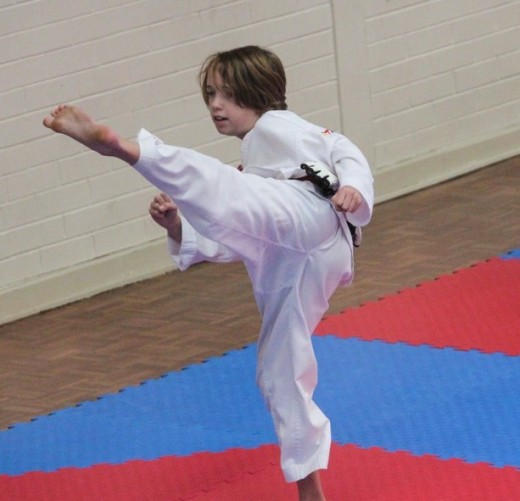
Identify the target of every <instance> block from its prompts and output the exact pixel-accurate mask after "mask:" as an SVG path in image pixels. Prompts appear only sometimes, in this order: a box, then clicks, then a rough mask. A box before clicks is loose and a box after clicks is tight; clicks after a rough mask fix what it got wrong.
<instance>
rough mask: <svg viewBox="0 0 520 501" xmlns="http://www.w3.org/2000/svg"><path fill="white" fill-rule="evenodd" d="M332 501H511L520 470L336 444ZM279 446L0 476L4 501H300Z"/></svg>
mask: <svg viewBox="0 0 520 501" xmlns="http://www.w3.org/2000/svg"><path fill="white" fill-rule="evenodd" d="M323 485H324V488H325V491H326V494H327V499H328V501H344V500H349V499H352V500H356V501H419V500H420V501H439V500H442V501H511V500H513V499H520V470H518V469H515V468H511V467H507V468H495V467H492V466H490V465H488V464H484V463H478V464H468V463H465V462H463V461H460V460H448V461H444V460H441V459H439V458H437V457H435V456H420V457H418V456H413V455H411V454H409V453H407V452H394V453H391V452H387V451H384V450H382V449H379V448H370V449H361V448H359V447H356V446H353V445H347V446H339V445H337V444H333V447H332V455H331V465H330V469H329V470H327V471H324V472H323ZM296 498H297V496H296V488H295V486H294V485H291V484H286V483H285V482H284V480H283V478H282V474H281V472H280V469H279V466H278V449H277V447H276V446H274V445H268V446H264V447H260V448H258V449H254V450H241V449H235V450H230V451H227V452H225V453H222V454H206V453H201V454H196V455H194V456H189V457H182V458H178V457H166V458H162V459H158V460H156V461H131V462H128V463H125V464H122V465H97V466H93V467H91V468H85V469H79V468H67V469H64V470H60V471H57V472H54V473H29V474H25V475H21V476H16V477H9V476H6V475H1V476H0V499H1V500H2V501H4V500H5V501H8V500H9V501H51V500H52V501H71V500H74V501H176V500H189V499H191V500H204V501H222V500H237V501H242V500H247V501H266V500H269V501H278V500H279V501H290V500H291V499H294V500H296Z"/></svg>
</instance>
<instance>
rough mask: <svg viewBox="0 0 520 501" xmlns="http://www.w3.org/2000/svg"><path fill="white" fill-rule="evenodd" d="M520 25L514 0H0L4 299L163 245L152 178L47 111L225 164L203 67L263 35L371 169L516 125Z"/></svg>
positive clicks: (225, 147)
mask: <svg viewBox="0 0 520 501" xmlns="http://www.w3.org/2000/svg"><path fill="white" fill-rule="evenodd" d="M353 19H355V23H356V24H355V25H352V23H353V21H352V20H353ZM519 26H520V1H518V0H370V1H364V0H349V1H348V3H347V2H344V0H287V1H280V0H263V1H258V0H190V1H180V0H77V1H74V2H64V1H61V0H33V1H20V0H19V1H16V0H5V1H0V75H1V78H0V104H1V105H0V301H1V297H2V293H3V292H5V291H9V290H15V289H16V288H19V287H22V286H23V285H24V284H28V283H29V284H30V283H31V282H37V281H39V280H41V279H43V278H45V277H47V276H49V275H52V274H59V273H66V272H67V270H69V269H74V267H80V266H84V265H88V263H90V262H94V261H96V262H98V261H99V259H100V258H106V257H107V256H112V255H114V256H115V255H117V254H118V253H124V252H126V251H128V250H130V249H133V248H135V247H137V248H139V246H143V245H144V244H147V243H149V242H151V241H154V240H157V239H162V238H164V237H163V232H162V230H161V229H160V228H159V227H157V225H155V224H154V223H153V222H152V221H151V219H150V218H149V217H148V215H147V209H148V203H149V200H150V198H151V197H152V196H153V193H154V192H155V190H154V189H153V188H152V187H150V186H149V185H148V184H147V183H146V182H145V181H144V180H143V179H141V178H140V177H139V176H138V175H137V174H136V173H134V172H133V171H132V170H131V169H128V168H127V167H125V166H122V165H120V164H119V163H118V162H116V161H115V160H111V159H106V158H100V157H99V156H97V155H95V154H93V153H91V152H89V151H87V150H86V149H85V148H84V147H82V146H81V145H78V144H76V143H74V142H72V141H70V140H67V139H66V138H63V137H59V136H57V135H54V134H51V133H49V132H48V131H47V130H46V129H44V128H43V126H42V125H41V120H42V118H43V116H44V115H45V114H46V113H47V112H48V111H49V110H50V109H51V108H52V107H53V106H55V105H56V104H58V103H60V102H74V103H76V104H79V105H82V106H84V107H85V108H87V109H88V110H89V111H90V112H91V113H92V114H93V115H94V116H95V117H97V118H98V119H100V120H103V121H107V122H108V123H110V124H111V125H113V126H114V127H115V128H117V129H118V130H119V131H120V132H121V133H122V134H123V135H124V136H127V137H134V136H135V134H136V132H137V130H138V129H139V127H141V126H144V127H146V128H148V129H149V130H151V131H153V132H154V133H156V134H158V135H159V136H160V137H161V138H162V139H164V140H165V141H166V142H171V143H175V144H180V145H183V146H187V147H193V148H196V149H198V150H199V151H201V152H202V153H206V154H210V155H215V156H217V157H219V158H221V159H222V160H223V161H225V162H228V163H232V164H236V163H237V162H238V161H239V143H238V141H237V140H236V139H233V138H223V137H220V136H219V135H218V134H217V132H216V131H215V129H214V127H213V125H212V124H211V122H210V120H208V117H207V111H206V109H205V106H204V103H203V102H202V99H201V97H200V92H199V90H198V88H197V82H196V76H197V72H198V69H199V67H200V64H201V63H202V61H203V60H204V59H205V57H206V56H207V55H208V54H210V53H213V52H215V51H216V50H226V49H229V48H232V47H236V46H239V45H245V44H250V43H254V44H258V45H264V46H268V47H270V48H272V49H273V50H275V52H277V53H278V54H279V55H280V57H281V58H282V60H283V61H284V64H285V66H286V70H287V75H288V80H289V87H288V102H289V106H290V108H292V109H293V110H294V111H296V112H298V113H300V114H302V115H303V116H305V117H306V118H308V119H310V120H313V121H315V122H317V123H319V124H321V125H323V126H326V127H330V128H333V129H336V130H340V129H341V127H342V125H343V126H345V127H347V130H344V132H345V133H346V134H347V135H348V136H351V134H352V135H353V136H354V138H355V137H356V135H357V136H358V137H359V139H360V140H361V142H362V144H363V145H364V148H365V153H366V154H367V156H368V157H369V158H370V159H371V161H372V167H373V171H374V173H375V175H376V179H377V178H378V175H379V174H380V173H381V174H384V173H385V172H388V171H389V170H391V169H392V168H394V167H396V166H397V167H399V166H401V165H402V164H405V163H406V162H407V161H410V159H415V158H427V157H428V156H429V155H432V156H433V155H435V153H436V152H441V153H442V152H444V151H449V150H451V149H454V148H457V147H459V146H460V145H468V144H472V143H475V144H478V142H479V141H480V140H484V139H486V138H489V137H493V136H497V137H500V136H501V134H504V133H507V132H508V131H510V130H512V129H515V128H516V129H518V124H519V123H520V29H519ZM346 41H347V42H346ZM345 89H348V92H345ZM340 95H341V96H342V97H341V100H340V97H339V96H340ZM348 128H350V130H348ZM397 177H399V176H397ZM403 184H406V182H403ZM383 189H384V187H383ZM1 310H2V304H1V302H0V321H1V318H2V313H3V312H2V311H1Z"/></svg>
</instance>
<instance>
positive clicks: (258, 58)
mask: <svg viewBox="0 0 520 501" xmlns="http://www.w3.org/2000/svg"><path fill="white" fill-rule="evenodd" d="M199 83H200V86H201V90H202V96H203V98H204V102H205V103H206V105H207V106H208V108H209V110H210V112H211V113H212V117H213V120H214V121H215V113H219V112H220V111H224V115H222V116H224V118H227V116H226V113H225V112H226V110H220V108H221V107H222V106H223V105H224V104H225V103H224V104H223V101H224V99H222V100H221V101H218V99H216V98H219V97H220V98H225V99H227V100H228V101H229V102H230V103H232V104H234V105H235V107H237V108H238V109H237V110H235V111H237V112H238V113H239V114H240V110H242V112H243V113H249V114H251V118H256V119H258V117H259V116H261V115H262V114H263V113H265V112H266V111H269V110H285V109H287V104H286V103H285V88H286V79H285V71H284V68H283V65H282V62H281V61H280V59H279V58H278V57H277V56H276V55H275V54H273V53H272V52H270V51H268V50H266V49H262V48H260V47H257V46H246V47H239V48H237V49H233V50H229V51H226V52H218V53H216V54H213V55H212V56H209V57H208V58H207V59H206V61H205V62H204V64H203V65H202V68H201V70H200V73H199ZM217 116H218V115H217ZM245 118H247V117H245ZM215 125H217V128H218V129H219V130H220V131H221V132H222V133H224V134H230V135H237V136H238V137H240V134H239V133H235V132H233V131H231V132H226V131H225V130H224V129H222V130H221V128H219V125H218V123H217V122H215ZM227 125H229V124H227ZM253 125H254V122H253ZM251 128H252V126H251ZM246 132H247V131H246Z"/></svg>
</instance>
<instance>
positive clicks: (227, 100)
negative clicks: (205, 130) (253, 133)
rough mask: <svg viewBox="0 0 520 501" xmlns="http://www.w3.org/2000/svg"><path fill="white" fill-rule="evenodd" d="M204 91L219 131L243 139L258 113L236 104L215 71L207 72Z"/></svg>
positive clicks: (212, 117) (252, 125)
mask: <svg viewBox="0 0 520 501" xmlns="http://www.w3.org/2000/svg"><path fill="white" fill-rule="evenodd" d="M206 91H207V93H208V109H209V112H210V114H211V119H212V120H213V123H214V124H215V127H216V128H217V130H218V131H219V133H220V134H224V135H226V136H235V137H238V138H240V139H243V138H244V136H245V135H246V134H247V133H248V132H249V131H250V130H251V129H252V128H253V127H254V125H255V123H256V121H257V120H258V118H259V117H260V114H259V113H258V112H257V111H255V110H252V109H250V108H243V107H241V106H239V105H238V104H236V102H235V100H234V99H233V96H231V95H229V93H227V92H226V89H225V87H224V86H223V84H222V79H221V77H220V75H218V74H217V73H215V74H214V75H212V74H208V78H207V82H206Z"/></svg>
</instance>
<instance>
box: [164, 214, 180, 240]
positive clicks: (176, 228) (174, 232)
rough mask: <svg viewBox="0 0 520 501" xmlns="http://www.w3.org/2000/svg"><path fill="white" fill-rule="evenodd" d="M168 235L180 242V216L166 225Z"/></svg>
mask: <svg viewBox="0 0 520 501" xmlns="http://www.w3.org/2000/svg"><path fill="white" fill-rule="evenodd" d="M167 233H168V237H169V238H171V239H172V240H174V241H175V242H176V243H178V244H180V243H181V242H182V221H181V218H180V217H177V219H176V220H175V221H174V222H173V223H172V224H171V225H169V226H168V228H167Z"/></svg>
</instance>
